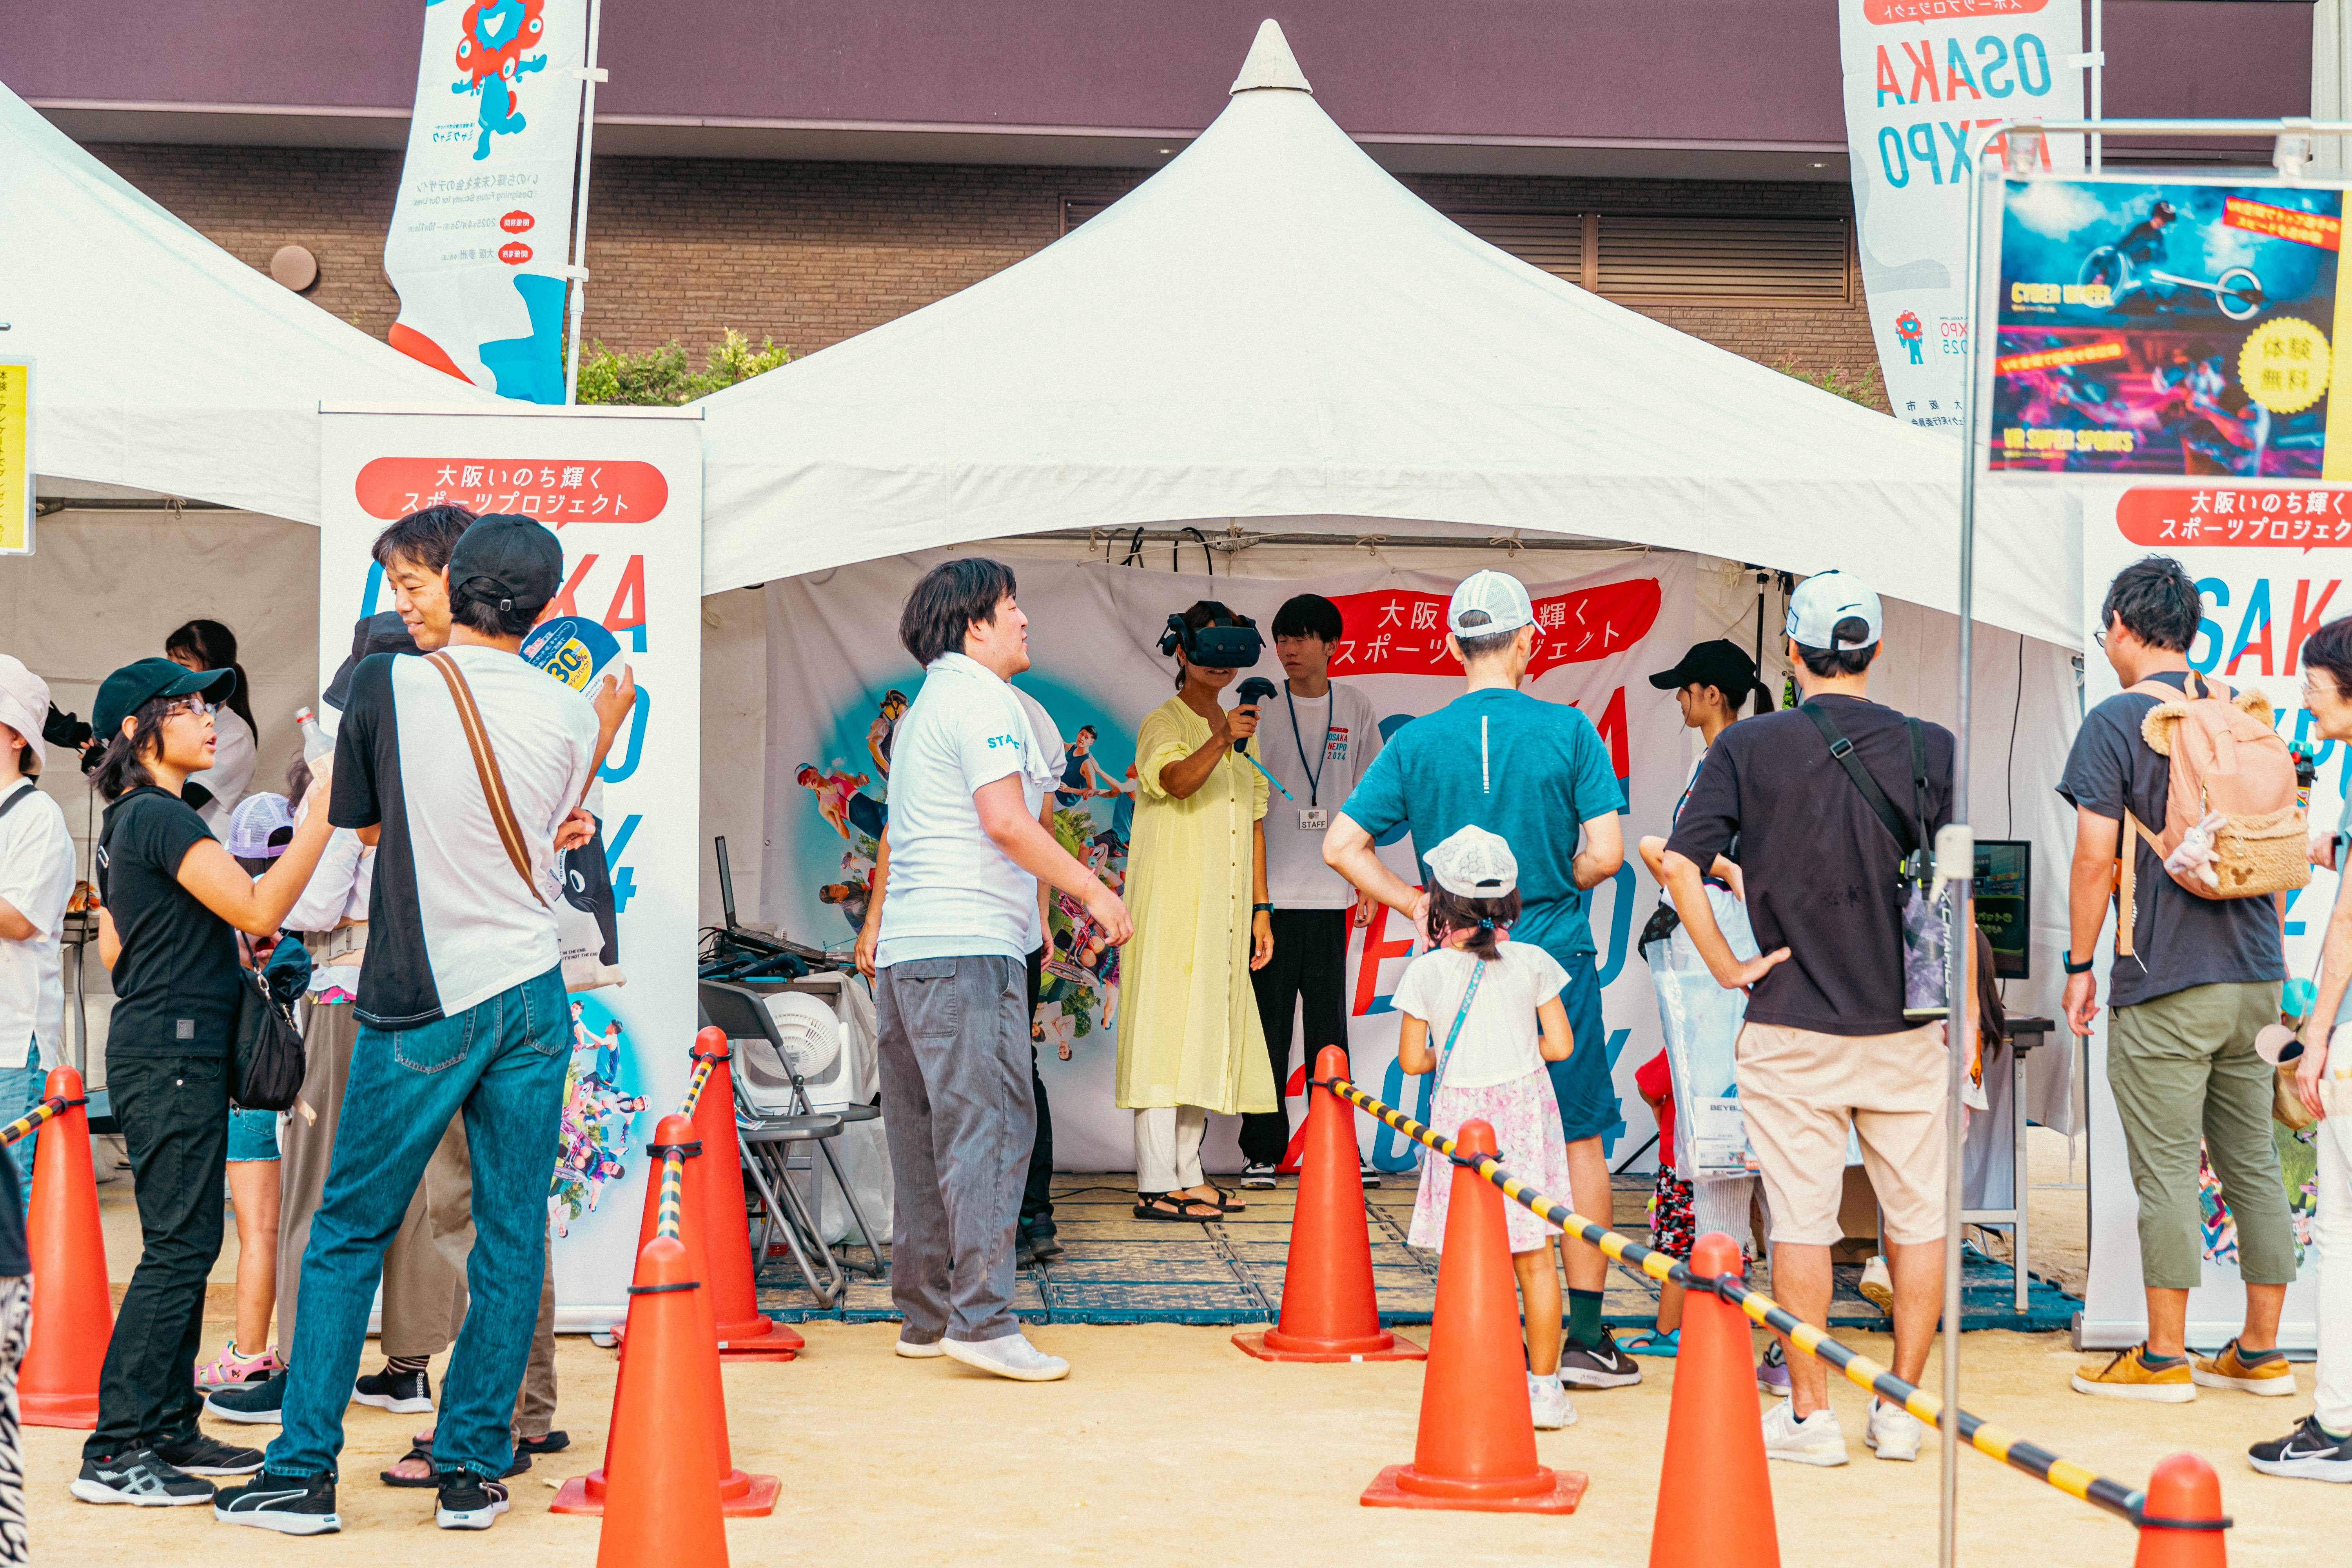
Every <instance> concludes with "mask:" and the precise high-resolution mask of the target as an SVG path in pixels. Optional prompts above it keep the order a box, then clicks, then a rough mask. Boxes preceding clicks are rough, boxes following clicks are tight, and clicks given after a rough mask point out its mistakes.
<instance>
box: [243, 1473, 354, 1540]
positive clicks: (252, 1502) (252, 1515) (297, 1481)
mask: <svg viewBox="0 0 2352 1568" xmlns="http://www.w3.org/2000/svg"><path fill="white" fill-rule="evenodd" d="M213 1518H214V1520H215V1521H216V1522H218V1523H221V1524H250V1525H253V1526H255V1527H256V1528H257V1529H261V1530H274V1531H278V1534H280V1535H326V1534H330V1533H331V1532H332V1531H338V1530H341V1529H342V1528H343V1521H342V1516H341V1514H338V1513H337V1512H336V1511H335V1472H334V1471H332V1470H320V1471H319V1472H318V1473H317V1474H315V1475H310V1476H273V1475H271V1474H270V1473H269V1472H268V1470H264V1471H262V1472H261V1473H260V1474H259V1475H257V1476H256V1477H254V1478H253V1479H251V1480H250V1481H247V1483H246V1484H245V1485H243V1486H241V1487H231V1488H230V1489H228V1490H226V1491H225V1492H223V1493H221V1494H220V1496H219V1497H218V1498H217V1499H215V1500H214V1502H213Z"/></svg>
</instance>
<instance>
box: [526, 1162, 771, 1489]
mask: <svg viewBox="0 0 2352 1568" xmlns="http://www.w3.org/2000/svg"><path fill="white" fill-rule="evenodd" d="M693 1133H694V1124H693V1123H692V1122H690V1121H688V1120H687V1119H686V1118H685V1117H683V1116H676V1115H672V1116H665V1117H663V1118H662V1119H661V1121H660V1122H659V1124H658V1125H656V1128H655V1129H654V1140H653V1142H651V1143H649V1144H647V1145H646V1153H647V1154H648V1155H651V1156H654V1157H656V1161H658V1157H659V1156H660V1155H661V1154H662V1153H663V1152H665V1151H667V1150H668V1149H671V1148H680V1147H682V1148H684V1149H685V1150H686V1151H687V1153H686V1155H685V1158H684V1166H685V1168H684V1171H683V1172H682V1173H681V1182H680V1185H681V1186H682V1188H683V1189H684V1190H683V1191H682V1192H681V1193H680V1194H679V1203H678V1208H679V1211H680V1224H679V1226H678V1241H679V1245H680V1246H682V1247H684V1248H685V1249H686V1257H687V1267H688V1272H689V1274H690V1275H691V1277H692V1278H694V1279H702V1278H704V1270H705V1267H706V1263H707V1258H706V1256H705V1250H704V1247H703V1245H702V1238H701V1230H702V1226H701V1220H700V1213H701V1211H700V1208H699V1206H698V1201H699V1199H700V1196H701V1194H700V1192H699V1189H698V1185H697V1182H698V1173H699V1172H700V1171H701V1170H702V1169H703V1157H704V1156H703V1155H702V1154H701V1153H698V1152H696V1147H697V1146H696V1144H695V1143H694V1142H693ZM660 1169H661V1167H660V1165H659V1163H656V1165H655V1167H654V1176H653V1179H652V1181H650V1182H649V1183H648V1184H647V1185H648V1187H649V1188H650V1189H651V1191H652V1193H653V1212H654V1213H655V1214H656V1215H657V1214H658V1212H659V1207H660V1194H661V1176H660ZM655 1223H656V1226H657V1225H658V1220H656V1222H655ZM656 1239H658V1237H657V1235H647V1236H646V1237H644V1238H643V1239H642V1240H641V1241H640V1242H639V1243H638V1252H639V1254H640V1255H642V1254H643V1253H644V1250H645V1248H646V1247H649V1246H651V1245H652V1244H653V1243H654V1241H656ZM694 1296H695V1300H696V1307H695V1312H694V1321H696V1322H698V1324H700V1325H701V1327H702V1329H703V1330H704V1331H706V1332H705V1333H704V1335H703V1340H702V1342H703V1343H704V1344H706V1345H709V1346H710V1347H712V1353H711V1354H709V1355H708V1356H706V1357H704V1358H703V1359H702V1362H701V1363H700V1366H701V1371H700V1373H699V1374H698V1375H700V1376H701V1377H702V1379H703V1380H704V1382H705V1383H706V1384H708V1387H707V1388H706V1389H705V1390H704V1393H703V1398H702V1400H701V1408H702V1409H704V1410H706V1411H708V1412H709V1415H710V1419H711V1422H712V1426H711V1430H710V1434H709V1442H710V1444H711V1448H712V1452H713V1453H714V1454H715V1455H716V1456H717V1460H718V1476H719V1482H718V1490H719V1508H720V1510H721V1511H722V1512H724V1513H725V1514H726V1516H727V1517H728V1518H730V1519H736V1518H765V1517H766V1516H767V1515H769V1514H771V1513H773V1512H775V1510H776V1499H777V1497H778V1495H779V1494H780V1493H781V1492H782V1489H783V1484H782V1481H781V1480H779V1479H777V1478H776V1477H774V1476H755V1475H750V1474H747V1473H745V1472H744V1471H742V1470H739V1469H737V1468H735V1461H734V1457H733V1445H732V1443H731V1442H730V1439H729V1436H728V1432H727V1394H726V1390H725V1388H724V1387H723V1386H722V1385H721V1384H720V1381H719V1356H718V1353H717V1345H718V1335H717V1333H716V1332H715V1331H710V1293H709V1289H699V1290H697V1291H695V1292H694ZM626 1343H627V1341H626V1339H625V1338H624V1340H623V1344H624V1345H626ZM631 1359H632V1355H631V1352H627V1351H624V1352H623V1353H622V1356H621V1366H620V1370H619V1372H618V1373H617V1374H616V1375H615V1376H614V1385H613V1430H614V1432H616V1433H617V1432H618V1431H619V1430H620V1423H621V1419H622V1414H621V1413H622V1410H623V1408H624V1406H625V1404H626V1390H627V1387H628V1383H629V1363H630V1361H631ZM613 1452H614V1444H613V1441H612V1439H611V1438H610V1437H607V1438H606V1440H605V1447H604V1467H603V1468H598V1469H595V1470H592V1471H590V1472H589V1473H588V1474H587V1475H585V1476H574V1477H573V1478H572V1479H570V1480H568V1481H566V1482H564V1483H563V1486H562V1489H559V1490H558V1491H557V1492H556V1494H555V1501H554V1502H552V1503H551V1504H550V1505H549V1507H548V1511H549V1512H551V1513H603V1512H604V1511H605V1509H606V1506H607V1499H608V1498H609V1496H610V1494H611V1492H612V1481H611V1479H610V1477H609V1475H608V1474H607V1472H608V1471H609V1470H610V1469H611V1468H612V1465H613Z"/></svg>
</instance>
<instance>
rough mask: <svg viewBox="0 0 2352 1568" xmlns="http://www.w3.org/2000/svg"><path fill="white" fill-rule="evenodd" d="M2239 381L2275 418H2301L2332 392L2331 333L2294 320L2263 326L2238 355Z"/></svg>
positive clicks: (2291, 317)
mask: <svg viewBox="0 0 2352 1568" xmlns="http://www.w3.org/2000/svg"><path fill="white" fill-rule="evenodd" d="M2238 381H2239V383H2240V384H2242V386H2244V387H2245V389H2246V395H2247V396H2249V397H2251V398H2252V399H2253V400H2254V401H2255V402H2256V403H2259V404H2261V405H2263V407H2265V408H2267V409H2269V410H2270V411H2271V412H2272V413H2273V414H2299V413H2301V412H2302V411H2303V410H2305V409H2306V408H2308V407H2310V406H2311V405H2313V404H2315V403H2316V402H2318V401H2319V395H2320V394H2321V393H2324V392H2326V390H2327V334H2326V333H2325V332H2323V331H2320V330H2319V329H2318V328H2317V327H2315V326H2313V325H2312V324H2311V323H2310V322H2309V321H2297V320H2296V319H2295V318H2294V317H2293V316H2280V317H2278V318H2276V319H2274V320H2273V321H2264V322H2263V324H2262V325H2261V326H2259V327H2256V328H2255V329H2254V330H2253V331H2252V332H2251V333H2249V334H2247V337H2246V346H2245V347H2244V348H2242V349H2240V350H2239V351H2238Z"/></svg>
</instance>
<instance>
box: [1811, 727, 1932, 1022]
mask: <svg viewBox="0 0 2352 1568" xmlns="http://www.w3.org/2000/svg"><path fill="white" fill-rule="evenodd" d="M1800 710H1801V711H1802V712H1803V713H1804V715H1805V717H1807V718H1808V719H1811V721H1813V728H1814V729H1816V730H1819V731H1821V732H1822V740H1823V741H1825V742H1828V743H1829V748H1830V755H1831V756H1832V758H1834V759H1835V760H1836V762H1837V764H1838V766H1840V767H1842V768H1843V769H1844V770H1845V775H1846V777H1848V778H1850V779H1852V780H1853V787H1854V788H1856V789H1858V790H1860V791H1861V792H1862V798H1863V799H1864V800H1865V801H1867V802H1869V803H1870V809H1871V810H1872V811H1873V812H1874V814H1876V816H1877V817H1878V820H1879V823H1880V824H1881V825H1882V826H1885V829H1886V831H1887V832H1888V833H1889V834H1891V835H1893V836H1894V838H1895V847H1896V848H1898V849H1900V850H1902V852H1903V859H1902V861H1901V863H1900V864H1899V865H1898V866H1897V868H1896V869H1895V880H1896V881H1897V883H1898V884H1900V886H1901V887H1902V889H1903V1017H1904V1020H1905V1021H1906V1022H1907V1023H1912V1024H1927V1023H1933V1022H1935V1021H1936V1020H1937V1019H1938V1018H1948V1017H1949V1016H1951V1013H1952V1002H1951V993H1950V988H1949V986H1948V984H1947V981H1948V976H1947V974H1946V966H1945V959H1946V957H1947V955H1948V951H1949V949H1950V946H1951V940H1952V915H1951V906H1950V901H1949V900H1948V898H1946V897H1945V896H1943V895H1942V893H1941V892H1940V891H1939V890H1938V889H1937V887H1936V885H1935V880H1934V879H1933V877H1932V876H1931V874H1930V872H1929V869H1928V865H1927V740H1926V738H1925V736H1924V735H1923V734H1922V733H1921V731H1920V729H1919V721H1918V720H1916V719H1914V718H1911V717H1909V716H1908V715H1906V716H1905V718H1904V720H1903V727H1904V728H1905V729H1906V731H1909V732H1910V736H1911V805H1912V810H1913V814H1914V815H1913V820H1912V821H1908V822H1906V821H1905V820H1904V818H1903V817H1902V816H1901V815H1900V814H1899V813H1897V812H1896V811H1895V806H1894V805H1893V803H1891V802H1890V801H1888V800H1887V798H1886V792H1885V790H1882V789H1880V788H1879V787H1878V781H1877V780H1876V779H1874V778H1872V777H1871V776H1870V770H1869V769H1868V768H1865V767H1864V766H1863V765H1862V762H1861V760H1860V759H1859V758H1857V757H1856V756H1855V755H1854V754H1853V742H1852V741H1849V740H1847V739H1846V738H1845V736H1844V735H1843V734H1841V733H1840V732H1839V731H1838V727H1837V726H1836V725H1835V724H1833V723H1832V722H1831V721H1830V716H1829V715H1828V714H1826V713H1824V712H1822V710H1820V709H1819V708H1817V707H1815V706H1814V705H1813V704H1812V703H1811V702H1806V703H1801V704H1800Z"/></svg>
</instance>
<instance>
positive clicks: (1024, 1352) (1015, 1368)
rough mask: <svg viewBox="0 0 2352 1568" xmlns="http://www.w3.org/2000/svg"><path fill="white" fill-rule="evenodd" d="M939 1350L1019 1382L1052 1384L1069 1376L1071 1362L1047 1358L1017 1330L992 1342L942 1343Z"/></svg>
mask: <svg viewBox="0 0 2352 1568" xmlns="http://www.w3.org/2000/svg"><path fill="white" fill-rule="evenodd" d="M940 1349H941V1350H942V1351H943V1352H945V1353H946V1354H947V1355H948V1357H949V1358H950V1360H953V1361H960V1362H961V1363H963V1364H964V1365H966V1366H976V1367H978V1368H980V1370H981V1371H982V1372H992V1373H995V1374H996V1375H997V1376H999V1377H1009V1378H1012V1379H1013V1381H1015V1382H1016V1383H1052V1382H1053V1381H1054V1380H1055V1379H1056V1378H1063V1377H1067V1376H1069V1375H1070V1363H1068V1362H1066V1361H1064V1360H1063V1359H1062V1358H1061V1357H1060V1356H1057V1355H1047V1354H1046V1353H1045V1352H1043V1351H1041V1350H1039V1349H1038V1348H1037V1347H1036V1346H1035V1345H1033V1344H1031V1343H1030V1342H1028V1340H1027V1339H1026V1338H1025V1337H1024V1335H1023V1334H1022V1332H1021V1331H1020V1330H1018V1329H1015V1330H1013V1331H1012V1332H1011V1333H1009V1334H1006V1335H1003V1337H1001V1338H998V1339H993V1340H979V1341H972V1340H941V1341H940Z"/></svg>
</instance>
